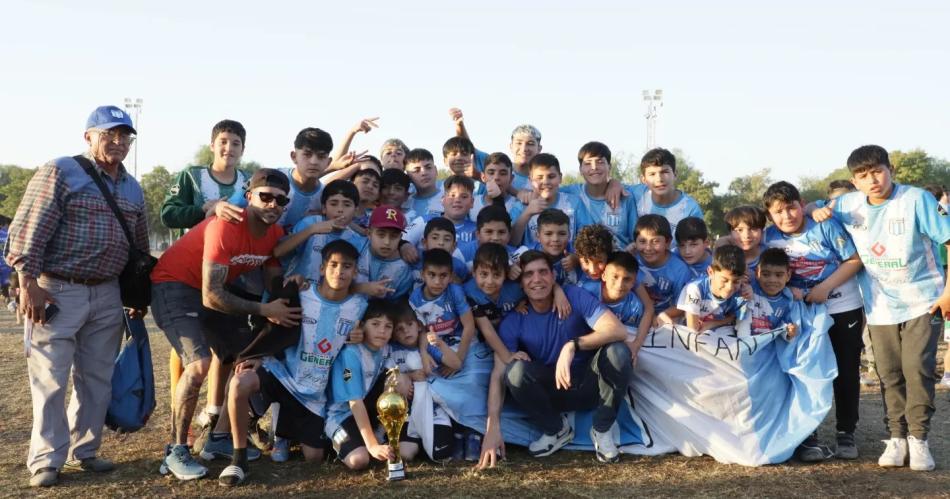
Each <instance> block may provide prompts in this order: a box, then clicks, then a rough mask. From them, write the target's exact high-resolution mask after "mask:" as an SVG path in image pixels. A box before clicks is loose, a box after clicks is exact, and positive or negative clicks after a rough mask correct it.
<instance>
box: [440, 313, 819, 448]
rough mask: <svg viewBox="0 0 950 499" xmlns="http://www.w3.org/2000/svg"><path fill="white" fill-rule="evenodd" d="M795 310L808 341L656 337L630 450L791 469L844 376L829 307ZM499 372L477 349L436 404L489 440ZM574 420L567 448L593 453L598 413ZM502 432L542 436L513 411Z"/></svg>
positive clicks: (634, 407) (725, 333)
mask: <svg viewBox="0 0 950 499" xmlns="http://www.w3.org/2000/svg"><path fill="white" fill-rule="evenodd" d="M794 306H795V310H794V311H793V314H792V318H793V320H794V322H795V323H796V325H797V327H798V334H797V335H796V336H795V337H794V338H792V339H791V340H787V339H786V330H785V328H784V327H783V328H779V329H776V330H774V331H771V332H769V333H765V334H760V335H757V336H746V337H737V336H735V333H734V330H733V328H731V327H728V328H720V329H718V330H716V331H712V332H708V333H706V334H702V335H699V334H697V333H696V332H695V331H692V330H690V329H688V328H685V327H683V326H664V327H661V328H657V329H655V330H653V331H651V332H650V333H649V336H648V337H647V339H646V340H645V341H644V346H643V348H642V349H641V351H640V353H639V356H638V360H637V366H636V369H635V370H634V375H633V379H632V380H631V386H630V390H629V395H628V397H627V398H626V399H625V401H624V403H623V404H622V405H621V410H620V413H619V415H618V418H617V424H616V425H614V428H613V432H614V435H615V438H616V441H617V442H618V443H619V444H620V446H621V447H620V448H621V451H623V452H625V453H630V454H640V455H657V454H663V453H668V452H680V453H682V454H684V455H687V456H698V455H702V454H706V455H709V456H712V457H713V458H715V459H716V460H717V461H719V462H723V463H735V464H741V465H746V466H759V465H763V464H772V463H780V462H783V461H786V460H788V459H789V458H790V457H791V456H792V454H793V453H794V451H795V448H796V447H797V446H798V444H799V443H801V442H802V441H803V440H804V439H805V438H806V437H807V436H808V435H810V434H811V433H812V432H813V431H814V430H815V429H816V428H817V427H818V425H819V424H821V421H822V420H823V419H824V417H825V416H826V415H827V413H828V411H829V410H830V409H831V404H832V400H833V397H832V382H833V381H834V378H835V377H836V376H837V367H836V362H835V356H834V352H833V350H832V348H831V343H830V341H829V339H828V334H827V333H828V328H829V327H830V326H831V322H832V320H831V317H830V316H829V315H828V314H827V312H826V310H825V307H824V305H804V304H802V303H801V302H796V303H795V305H794ZM492 365H493V357H492V353H491V350H490V349H489V348H488V347H487V346H486V345H484V344H480V343H477V344H473V346H472V348H471V349H470V350H469V353H468V355H467V357H466V359H465V363H464V366H463V369H462V370H461V371H460V372H459V373H457V374H455V375H453V376H452V377H450V378H434V379H431V380H430V388H431V392H432V398H433V400H434V401H435V402H436V403H439V404H441V405H442V407H444V408H445V409H446V410H447V411H448V413H449V414H450V415H451V416H452V418H453V419H455V420H456V421H458V422H459V423H461V424H462V425H465V426H467V427H470V428H472V429H474V430H476V431H480V432H483V431H484V429H485V421H486V410H487V407H486V400H487V399H488V386H487V385H488V380H489V377H490V374H491V369H492ZM568 417H569V419H570V420H571V424H572V425H573V426H574V434H575V437H574V440H573V441H572V442H571V444H569V446H568V447H567V448H569V449H577V450H593V446H592V444H591V442H590V437H589V434H590V431H589V430H590V427H591V418H592V411H578V412H576V413H571V414H568ZM501 428H502V434H503V436H504V439H505V441H506V442H508V443H510V444H515V445H528V444H529V443H530V442H532V441H534V440H536V439H537V438H538V437H540V435H541V432H540V430H539V429H538V428H537V427H536V426H534V425H533V424H532V423H531V421H530V420H529V419H528V418H527V417H526V415H525V414H524V413H523V412H522V411H520V410H519V409H518V408H517V407H516V406H514V405H513V404H511V403H506V405H505V408H504V411H503V413H502V424H501Z"/></svg>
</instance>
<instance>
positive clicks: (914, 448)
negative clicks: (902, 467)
mask: <svg viewBox="0 0 950 499" xmlns="http://www.w3.org/2000/svg"><path fill="white" fill-rule="evenodd" d="M907 447H909V448H910V469H912V470H914V471H931V470H933V469H934V457H933V456H932V455H931V454H930V446H928V445H927V441H926V440H920V439H918V438H916V437H912V436H911V437H907Z"/></svg>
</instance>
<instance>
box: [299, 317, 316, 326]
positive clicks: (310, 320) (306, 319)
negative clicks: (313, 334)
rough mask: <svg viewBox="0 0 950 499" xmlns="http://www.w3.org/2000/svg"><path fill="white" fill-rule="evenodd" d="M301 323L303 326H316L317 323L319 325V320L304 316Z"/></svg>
mask: <svg viewBox="0 0 950 499" xmlns="http://www.w3.org/2000/svg"><path fill="white" fill-rule="evenodd" d="M300 322H301V323H303V324H310V325H313V324H316V323H317V320H316V319H314V318H313V317H308V316H306V315H305V316H303V317H302V318H301V319H300Z"/></svg>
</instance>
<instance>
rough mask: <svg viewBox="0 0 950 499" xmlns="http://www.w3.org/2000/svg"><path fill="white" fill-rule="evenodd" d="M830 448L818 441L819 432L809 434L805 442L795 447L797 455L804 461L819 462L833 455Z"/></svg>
mask: <svg viewBox="0 0 950 499" xmlns="http://www.w3.org/2000/svg"><path fill="white" fill-rule="evenodd" d="M831 455H832V454H831V451H830V449H827V448H826V447H825V446H823V445H821V443H819V442H818V433H817V432H816V433H812V434H811V435H808V438H806V439H805V441H804V442H802V443H801V444H799V445H798V448H797V449H795V457H797V458H798V460H799V461H801V462H803V463H818V462H821V461H824V460H825V459H828V458H829V457H831Z"/></svg>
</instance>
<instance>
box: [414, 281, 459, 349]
mask: <svg viewBox="0 0 950 499" xmlns="http://www.w3.org/2000/svg"><path fill="white" fill-rule="evenodd" d="M409 305H410V306H411V307H412V310H414V311H415V312H416V317H418V318H419V320H421V321H422V324H423V325H424V326H425V330H426V331H429V330H430V328H431V329H432V330H434V331H435V333H436V334H438V335H439V336H455V337H461V336H462V320H461V317H462V316H463V315H465V312H468V311H469V306H468V301H466V300H465V291H463V290H462V286H459V285H458V284H449V287H448V288H446V289H445V291H443V292H442V294H440V295H439V296H436V297H435V298H433V299H431V300H430V299H427V298H426V297H425V293H424V292H423V288H422V287H419V288H416V289H415V290H414V291H413V292H412V294H411V295H410V296H409ZM446 341H449V340H448V339H446Z"/></svg>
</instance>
